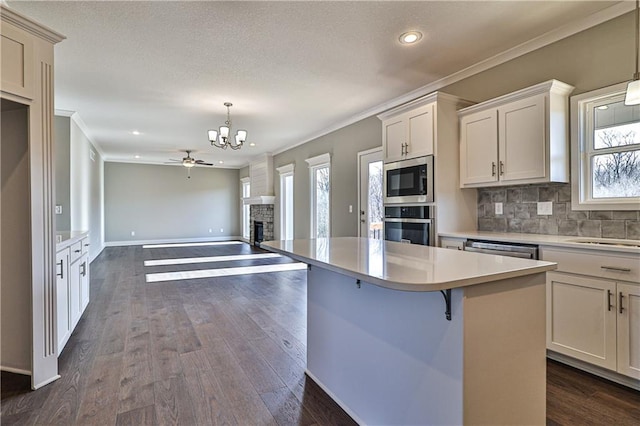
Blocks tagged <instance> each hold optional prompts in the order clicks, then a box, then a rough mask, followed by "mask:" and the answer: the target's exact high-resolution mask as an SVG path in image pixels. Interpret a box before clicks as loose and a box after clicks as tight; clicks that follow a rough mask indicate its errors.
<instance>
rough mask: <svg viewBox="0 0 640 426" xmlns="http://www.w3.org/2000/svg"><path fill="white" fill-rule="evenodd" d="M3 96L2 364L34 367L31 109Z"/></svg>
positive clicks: (0, 121)
mask: <svg viewBox="0 0 640 426" xmlns="http://www.w3.org/2000/svg"><path fill="white" fill-rule="evenodd" d="M16 106H17V104H14V103H13V102H9V101H6V100H2V117H1V118H0V125H1V129H0V135H1V137H2V139H1V143H0V151H1V152H0V158H1V162H2V164H0V170H1V173H2V179H1V182H2V196H1V197H0V198H1V203H0V205H1V208H0V210H1V214H0V217H1V220H2V236H1V249H0V251H1V253H2V261H1V265H0V267H1V270H2V281H1V282H0V293H1V294H2V297H1V299H2V307H1V309H2V311H1V312H2V318H1V321H2V322H1V324H2V330H1V332H0V333H1V334H0V336H1V337H2V341H1V342H0V347H1V353H0V361H1V363H2V367H9V368H15V369H19V370H24V371H31V334H32V333H31V220H30V217H31V203H30V200H29V193H30V188H31V185H30V179H29V137H28V134H29V133H28V132H29V127H28V109H27V107H25V106H22V107H20V108H18V109H15V108H16Z"/></svg>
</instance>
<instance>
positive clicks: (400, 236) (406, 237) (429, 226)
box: [384, 206, 435, 246]
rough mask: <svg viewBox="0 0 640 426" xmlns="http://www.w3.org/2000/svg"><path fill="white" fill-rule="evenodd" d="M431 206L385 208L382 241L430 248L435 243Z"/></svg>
mask: <svg viewBox="0 0 640 426" xmlns="http://www.w3.org/2000/svg"><path fill="white" fill-rule="evenodd" d="M432 213H433V207H431V206H386V207H385V208H384V239H385V240H388V241H399V242H402V243H410V244H421V245H425V246H432V245H434V242H435V235H434V228H433V215H432Z"/></svg>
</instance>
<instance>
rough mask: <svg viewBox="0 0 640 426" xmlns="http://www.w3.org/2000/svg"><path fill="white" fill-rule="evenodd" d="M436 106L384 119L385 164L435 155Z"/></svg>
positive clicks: (424, 106)
mask: <svg viewBox="0 0 640 426" xmlns="http://www.w3.org/2000/svg"><path fill="white" fill-rule="evenodd" d="M434 105H435V103H434V102H432V103H429V104H427V105H422V106H418V107H416V108H415V109H411V110H410V111H404V112H401V113H398V114H397V115H391V116H390V117H388V118H386V119H383V121H382V129H383V132H382V146H383V147H384V161H385V163H388V162H392V161H397V160H404V159H408V158H415V157H422V156H424V155H431V154H433V133H434V121H435V120H434Z"/></svg>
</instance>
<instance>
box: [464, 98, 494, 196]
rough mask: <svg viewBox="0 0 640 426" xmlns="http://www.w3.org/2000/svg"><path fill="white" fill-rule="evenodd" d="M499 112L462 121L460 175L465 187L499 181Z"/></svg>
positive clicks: (477, 114)
mask: <svg viewBox="0 0 640 426" xmlns="http://www.w3.org/2000/svg"><path fill="white" fill-rule="evenodd" d="M497 123H498V111H497V110H495V109H491V110H487V111H479V112H476V113H473V114H469V115H465V116H464V117H462V118H460V138H461V141H462V142H461V144H460V176H461V177H462V176H464V180H463V181H462V183H463V184H476V183H486V182H496V181H497V180H498V126H497Z"/></svg>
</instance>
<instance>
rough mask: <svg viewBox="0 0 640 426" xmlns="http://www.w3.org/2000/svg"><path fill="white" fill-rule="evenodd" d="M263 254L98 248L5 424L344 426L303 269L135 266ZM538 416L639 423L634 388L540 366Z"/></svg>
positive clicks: (6, 396)
mask: <svg viewBox="0 0 640 426" xmlns="http://www.w3.org/2000/svg"><path fill="white" fill-rule="evenodd" d="M252 252H262V251H260V250H259V249H254V248H252V247H250V246H248V245H246V244H243V245H224V246H212V247H189V248H162V249H161V248H156V249H142V247H118V248H107V249H105V250H104V252H103V253H102V254H101V255H100V256H99V257H98V258H97V259H96V260H95V261H94V262H93V263H92V264H91V303H90V304H89V306H88V308H87V310H86V312H85V313H84V315H83V317H82V319H81V320H80V322H79V323H78V326H77V328H76V330H75V332H74V333H73V335H72V336H71V338H70V340H69V342H68V343H67V346H66V348H65V350H64V351H63V353H62V355H61V357H60V362H59V368H60V374H61V375H62V378H61V379H59V380H58V381H56V382H54V383H52V384H50V385H48V386H45V387H44V388H42V389H40V390H38V391H35V392H32V391H30V390H29V378H28V377H24V376H19V375H15V374H10V373H2V383H1V385H2V401H1V406H0V409H1V413H2V415H1V418H0V423H1V424H2V425H10V424H19V425H30V424H42V425H71V424H82V425H85V424H100V425H121V424H122V425H145V424H153V425H156V424H158V425H161V424H181V425H213V424H238V425H262V424H272V425H275V424H278V425H308V424H323V425H335V424H340V425H343V424H344V425H351V424H355V423H354V421H353V420H352V419H351V418H350V417H349V416H348V415H347V414H346V413H345V412H344V411H343V410H342V409H341V408H340V407H339V406H338V405H337V404H336V403H335V402H333V401H332V400H331V398H329V397H328V396H327V394H326V393H324V392H323V391H322V390H321V389H320V388H319V387H318V386H317V385H316V384H315V383H314V382H313V381H312V380H310V379H308V378H306V376H305V374H304V365H305V359H306V347H305V342H306V285H305V272H304V271H290V272H278V273H263V274H255V275H241V276H230V277H219V278H207V279H192V280H183V281H169V282H158V283H146V282H145V273H154V272H169V271H178V270H184V271H188V270H191V269H205V268H222V267H233V266H249V265H264V264H273V263H282V262H290V260H288V259H286V258H279V259H260V260H242V261H234V262H219V263H210V264H197V265H174V266H155V267H144V266H143V261H144V260H148V259H165V258H166V259H170V258H184V257H200V256H215V255H228V254H248V253H252ZM547 376H548V386H547V420H548V421H547V423H548V424H550V425H627V424H628V425H636V426H637V425H639V424H640V393H639V392H636V391H633V390H630V389H627V388H624V387H622V386H618V385H615V384H612V383H609V382H607V381H605V380H601V379H598V378H595V377H593V376H591V375H589V374H587V373H583V372H580V371H578V370H574V369H572V368H570V367H566V366H564V365H562V364H558V363H555V362H551V361H549V362H548V370H547Z"/></svg>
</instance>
